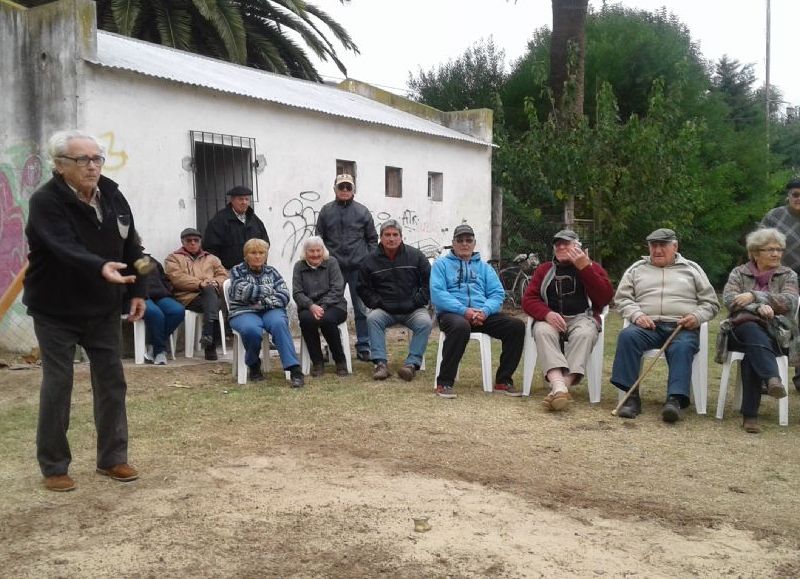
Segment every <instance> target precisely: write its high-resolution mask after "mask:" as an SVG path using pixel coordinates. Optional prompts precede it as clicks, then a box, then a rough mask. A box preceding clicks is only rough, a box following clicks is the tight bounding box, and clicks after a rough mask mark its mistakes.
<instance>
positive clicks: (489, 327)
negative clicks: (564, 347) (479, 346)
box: [431, 224, 525, 398]
mask: <svg viewBox="0 0 800 579" xmlns="http://www.w3.org/2000/svg"><path fill="white" fill-rule="evenodd" d="M505 295H506V292H505V290H504V289H503V284H501V283H500V278H499V277H497V272H496V271H495V270H494V269H493V268H492V267H491V266H490V265H489V264H488V263H486V262H485V261H482V260H481V254H480V253H478V252H477V251H475V232H474V231H473V229H472V227H470V226H469V225H466V224H462V225H459V226H458V227H456V228H455V231H453V249H452V250H451V251H450V252H449V253H446V254H445V255H443V256H441V257H439V258H438V259H437V260H436V261H435V262H434V264H433V268H432V270H431V302H432V303H433V305H434V307H435V308H436V312H437V316H438V320H439V328H440V329H441V331H442V332H444V333H445V334H446V335H447V339H446V340H445V342H444V350H443V352H442V365H441V368H440V369H439V375H438V376H437V377H436V394H437V395H438V396H440V397H442V398H455V397H456V394H455V392H454V391H453V384H454V383H455V379H456V372H457V371H458V364H459V363H460V362H461V357H462V356H463V355H464V350H465V349H466V347H467V342H469V335H470V333H472V332H482V333H484V334H488V335H489V336H491V337H493V338H498V339H500V340H501V341H502V344H503V350H502V353H501V354H500V365H499V366H498V367H497V373H496V375H495V385H494V390H495V391H496V392H504V393H505V394H506V395H508V396H521V395H522V392H520V390H519V389H517V388H516V387H515V386H514V382H513V380H512V376H513V375H514V371H515V370H516V369H517V366H518V365H519V359H520V356H522V348H523V344H524V341H525V323H524V322H523V321H522V320H518V319H517V318H515V317H513V316H510V315H507V314H503V313H501V312H500V310H501V308H502V307H503V300H504V299H505Z"/></svg>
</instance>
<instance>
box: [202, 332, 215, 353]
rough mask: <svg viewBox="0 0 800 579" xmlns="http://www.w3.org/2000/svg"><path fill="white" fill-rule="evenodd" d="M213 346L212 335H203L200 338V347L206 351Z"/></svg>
mask: <svg viewBox="0 0 800 579" xmlns="http://www.w3.org/2000/svg"><path fill="white" fill-rule="evenodd" d="M213 345H214V335H213V334H206V333H204V334H203V335H202V336H200V347H201V348H205V349H206V350H208V348H210V347H211V346H213Z"/></svg>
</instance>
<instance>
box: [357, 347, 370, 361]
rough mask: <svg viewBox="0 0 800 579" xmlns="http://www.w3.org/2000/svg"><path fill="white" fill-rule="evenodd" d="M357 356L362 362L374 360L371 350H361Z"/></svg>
mask: <svg viewBox="0 0 800 579" xmlns="http://www.w3.org/2000/svg"><path fill="white" fill-rule="evenodd" d="M356 358H358V359H359V360H361V361H362V362H372V354H371V353H370V351H369V350H361V351H360V352H358V353H357V354H356Z"/></svg>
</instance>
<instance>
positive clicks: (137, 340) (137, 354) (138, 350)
mask: <svg viewBox="0 0 800 579" xmlns="http://www.w3.org/2000/svg"><path fill="white" fill-rule="evenodd" d="M122 319H123V320H124V321H128V315H127V314H123V315H122ZM131 325H132V326H133V361H134V363H136V364H144V353H145V351H146V350H147V343H146V341H147V328H146V326H145V325H144V320H136V321H135V322H133V323H132V324H131ZM169 346H170V351H171V353H172V359H173V360H174V359H175V335H174V334H170V335H169Z"/></svg>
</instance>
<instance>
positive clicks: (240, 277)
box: [228, 239, 304, 388]
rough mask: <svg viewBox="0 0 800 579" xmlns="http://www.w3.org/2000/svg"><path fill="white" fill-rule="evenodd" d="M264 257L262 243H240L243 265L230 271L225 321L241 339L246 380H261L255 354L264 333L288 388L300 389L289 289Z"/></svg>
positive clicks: (265, 250)
mask: <svg viewBox="0 0 800 579" xmlns="http://www.w3.org/2000/svg"><path fill="white" fill-rule="evenodd" d="M268 254H269V244H268V243H267V242H266V241H263V240H261V239H250V240H248V241H247V242H246V243H245V244H244V262H243V263H240V264H239V265H235V266H233V268H231V284H230V289H229V291H228V298H229V299H230V311H229V314H228V319H229V320H230V325H231V328H233V329H234V330H236V331H237V332H239V334H241V336H242V342H243V343H244V348H245V358H244V360H245V364H247V368H248V370H249V372H248V374H249V379H250V381H252V382H257V381H260V380H263V379H264V375H263V374H262V372H261V359H260V357H259V354H260V352H261V339H262V336H261V335H262V333H263V332H264V331H266V332H268V333H269V334H270V335H271V336H272V341H273V342H274V343H275V346H277V348H278V354H279V355H280V357H281V364H282V365H283V369H284V370H288V371H289V372H290V373H291V382H292V388H301V387H302V386H303V385H304V381H303V373H302V371H301V370H300V362H298V360H297V354H296V353H295V350H294V341H293V340H292V334H291V332H290V331H289V318H288V316H287V315H286V306H287V304H288V303H289V288H288V287H286V282H285V281H284V280H283V278H282V277H281V274H279V273H278V270H276V269H275V268H274V267H272V266H269V265H267V256H268Z"/></svg>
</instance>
